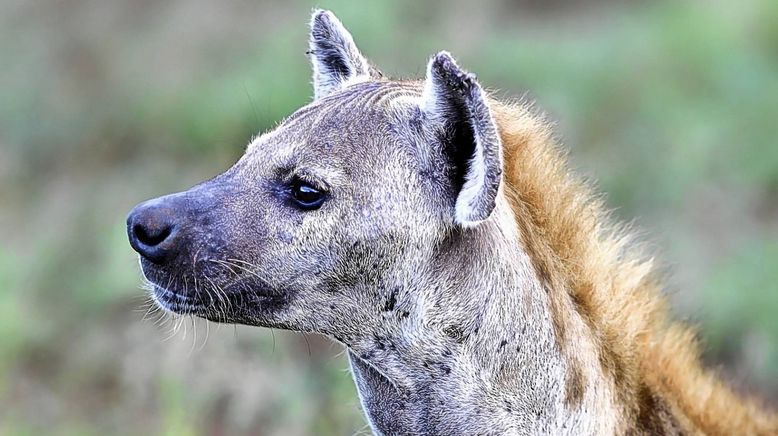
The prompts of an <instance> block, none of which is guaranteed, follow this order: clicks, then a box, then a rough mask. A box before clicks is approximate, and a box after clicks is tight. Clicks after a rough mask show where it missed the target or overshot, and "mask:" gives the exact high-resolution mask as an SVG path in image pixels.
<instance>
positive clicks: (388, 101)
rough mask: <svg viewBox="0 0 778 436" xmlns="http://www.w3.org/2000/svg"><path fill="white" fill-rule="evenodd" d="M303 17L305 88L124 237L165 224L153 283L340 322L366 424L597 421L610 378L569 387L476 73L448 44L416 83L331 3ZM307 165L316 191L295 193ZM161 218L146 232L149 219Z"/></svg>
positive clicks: (151, 268)
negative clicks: (375, 63)
mask: <svg viewBox="0 0 778 436" xmlns="http://www.w3.org/2000/svg"><path fill="white" fill-rule="evenodd" d="M311 22H312V33H311V41H310V47H311V58H312V64H313V68H314V79H313V80H314V88H315V96H316V98H315V100H314V101H313V102H312V103H311V104H309V105H307V106H305V107H303V108H301V109H300V110H298V111H297V112H295V113H294V114H292V115H291V116H290V117H288V118H287V119H286V120H284V121H283V122H282V123H281V124H280V125H279V126H278V128H276V129H275V130H273V131H271V132H268V133H266V134H263V135H261V136H259V137H258V138H256V139H255V140H254V141H253V142H252V143H251V144H250V145H249V147H248V149H247V150H246V153H245V155H244V156H243V157H242V158H241V159H240V160H239V161H238V162H237V163H236V164H235V165H234V166H233V167H232V168H230V169H229V170H227V171H226V172H225V173H224V174H222V175H220V176H218V177H216V178H214V179H212V180H209V181H206V182H204V183H202V184H200V185H198V186H195V187H194V188H192V189H190V190H188V191H186V192H183V193H179V194H173V195H170V196H166V197H161V198H159V199H156V200H152V201H151V202H147V203H144V204H143V205H141V206H138V208H139V209H137V210H136V211H134V212H133V213H132V214H131V216H130V219H129V221H128V227H129V228H130V232H131V239H132V238H133V237H135V238H136V239H137V238H140V239H138V240H135V241H133V244H134V245H133V246H134V247H136V246H140V245H142V244H146V245H152V244H154V243H157V245H155V248H154V250H156V251H154V250H152V249H150V248H142V249H139V250H141V251H142V253H146V254H144V257H142V259H141V262H142V267H143V272H144V274H145V275H146V277H147V278H148V279H149V280H150V281H151V282H153V283H154V284H155V289H154V298H155V299H156V301H157V302H158V303H159V304H160V305H161V306H162V307H163V308H165V309H167V310H171V311H174V312H179V313H190V314H194V315H197V316H201V317H203V318H207V319H209V320H213V321H218V322H230V323H243V324H249V325H256V326H265V327H275V328H286V329H293V330H298V331H306V332H316V333H321V334H325V335H329V336H330V337H332V338H334V339H335V340H337V341H339V342H341V343H342V344H343V345H344V346H346V347H347V349H348V352H349V359H350V362H351V367H352V370H353V373H354V378H355V381H356V384H357V387H358V390H359V394H360V398H361V400H362V404H363V407H364V408H365V411H366V415H367V417H368V419H369V421H370V423H371V425H372V428H373V431H374V432H375V433H376V434H385V435H390V434H391V435H398V434H538V433H543V434H563V433H575V434H592V433H598V432H600V431H607V430H608V429H609V426H610V423H608V422H594V420H593V419H592V417H593V416H594V415H595V412H596V410H597V409H598V408H600V407H601V406H602V405H603V404H605V403H607V402H608V401H609V400H608V392H607V391H601V392H599V393H597V392H594V390H591V389H590V390H587V392H589V393H587V394H584V399H583V400H582V402H581V404H580V405H579V406H577V407H574V408H571V406H568V405H567V404H566V403H565V400H564V391H565V389H564V384H565V380H566V378H565V377H566V371H567V369H568V368H567V362H566V361H565V359H564V358H563V357H562V355H561V353H560V351H559V347H558V345H557V338H555V335H554V329H553V325H552V320H551V318H550V315H549V313H550V312H549V307H548V304H549V303H548V301H547V296H546V293H545V291H544V289H543V285H542V284H541V282H540V280H539V279H538V277H536V275H535V273H534V270H533V268H532V266H531V264H530V261H529V257H528V256H527V254H526V253H525V252H524V251H523V250H522V249H521V246H522V242H521V237H520V235H519V234H518V232H517V230H516V225H515V221H514V219H513V216H512V213H511V211H510V208H509V206H508V204H507V201H506V199H505V198H504V196H503V194H502V191H501V170H502V151H501V144H500V140H499V136H498V135H497V128H496V125H495V123H494V120H493V119H492V116H491V114H490V112H489V106H488V102H487V100H486V97H485V95H484V92H483V90H482V89H481V87H480V85H479V84H478V83H477V81H476V79H475V77H474V76H473V75H471V74H469V73H466V72H464V71H462V70H461V69H460V68H459V67H458V66H457V65H456V63H455V62H454V61H453V59H452V58H451V56H450V55H448V54H447V53H445V52H442V53H439V54H438V55H436V56H434V57H433V58H432V59H431V61H430V63H429V66H428V76H427V78H426V81H425V82H424V83H416V82H395V81H389V80H386V79H383V78H381V77H380V73H378V72H377V70H375V69H373V68H372V67H370V66H369V64H368V63H367V61H366V60H365V58H364V57H363V56H362V55H361V54H360V53H359V51H358V50H357V48H356V46H355V45H354V42H353V38H352V37H351V35H350V34H348V32H347V31H346V30H345V28H343V26H342V25H341V24H340V22H339V21H337V19H336V18H335V17H334V15H332V14H331V13H329V12H326V11H316V12H315V13H314V15H313V18H312V21H311ZM301 182H302V183H306V184H308V185H310V186H312V187H313V188H315V189H317V190H318V191H320V192H321V193H323V198H324V201H323V203H322V204H321V205H320V206H319V207H318V208H315V209H312V210H305V209H304V208H301V207H300V205H299V204H297V203H296V202H295V198H294V194H293V192H292V191H293V189H294V186H295V184H299V183H301ZM142 220H146V222H143V221H142ZM160 220H161V221H160ZM149 221H151V224H148V222H149ZM162 221H164V222H165V223H167V224H165V225H166V226H168V227H166V232H167V233H169V236H167V239H164V240H163V241H162V242H157V239H159V238H157V239H154V238H152V237H151V236H149V234H151V233H150V232H151V230H144V228H143V225H147V226H149V228H151V229H152V230H154V229H156V228H157V227H159V225H161V224H159V222H162ZM170 223H173V224H170ZM168 224H169V225H168ZM138 226H141V227H138ZM155 226H157V227H155ZM139 229H140V230H139ZM171 229H172V230H171ZM138 232H140V233H138ZM144 232H145V233H144ZM146 233H148V234H146ZM157 233H159V232H157ZM138 235H140V236H138ZM144 235H145V236H144ZM164 235H165V234H164V233H163V234H162V236H164ZM162 236H160V237H162ZM138 241H140V242H138ZM144 241H146V242H144ZM166 244H167V245H166ZM160 247H161V248H160ZM136 249H138V248H136ZM143 250H145V251H143Z"/></svg>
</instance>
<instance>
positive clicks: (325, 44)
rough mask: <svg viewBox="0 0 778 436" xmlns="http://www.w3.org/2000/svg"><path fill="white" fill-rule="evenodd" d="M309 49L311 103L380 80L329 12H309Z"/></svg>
mask: <svg viewBox="0 0 778 436" xmlns="http://www.w3.org/2000/svg"><path fill="white" fill-rule="evenodd" d="M309 47H310V48H309V51H308V54H309V55H310V56H311V64H312V65H313V91H314V99H315V100H318V99H320V98H322V97H326V96H327V95H329V94H331V93H333V92H335V91H338V90H340V89H342V88H344V87H346V86H348V85H349V84H351V83H357V82H364V81H367V80H369V79H370V78H371V77H380V76H381V73H380V72H379V71H378V70H376V69H375V68H373V67H371V66H370V64H369V63H368V61H367V59H365V57H364V56H362V53H360V52H359V49H358V48H357V46H356V44H355V43H354V38H352V37H351V34H350V33H349V32H348V30H346V28H345V27H343V24H342V23H341V22H340V20H338V18H337V17H336V16H335V14H333V13H332V12H330V11H325V10H321V9H317V10H315V11H314V12H313V16H312V17H311V35H310V41H309Z"/></svg>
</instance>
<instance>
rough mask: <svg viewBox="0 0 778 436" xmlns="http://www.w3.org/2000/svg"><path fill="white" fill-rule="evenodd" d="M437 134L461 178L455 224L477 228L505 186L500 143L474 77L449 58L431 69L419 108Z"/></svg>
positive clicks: (439, 58)
mask: <svg viewBox="0 0 778 436" xmlns="http://www.w3.org/2000/svg"><path fill="white" fill-rule="evenodd" d="M421 109H422V112H423V113H424V114H425V116H426V119H427V122H428V123H431V124H432V125H433V127H434V128H435V129H434V130H435V131H437V132H443V138H444V148H445V150H444V151H445V152H446V153H447V155H448V156H449V158H450V159H449V161H450V162H452V165H454V166H455V167H456V168H454V171H453V174H460V175H462V176H461V177H457V179H458V180H455V181H454V182H455V186H456V187H457V189H458V190H459V191H458V194H457V199H456V204H455V207H454V221H455V222H456V223H458V224H460V225H462V226H464V227H473V226H476V225H478V224H479V223H480V222H482V221H484V220H485V219H487V218H488V217H489V216H490V215H491V213H492V210H494V207H495V204H496V199H497V192H498V191H499V188H500V183H501V181H502V162H503V159H502V142H501V140H500V135H499V134H498V132H497V125H496V123H495V122H494V118H492V114H491V112H490V110H489V106H488V104H487V100H486V95H485V93H484V91H483V89H481V86H480V85H479V84H478V82H477V81H476V78H475V75H473V74H470V73H467V72H465V71H463V70H462V69H461V68H459V66H458V65H457V64H456V62H455V61H454V59H453V58H452V57H451V55H450V54H448V53H447V52H440V53H438V54H437V55H435V56H433V58H432V59H431V60H430V61H429V64H428V65H427V78H426V81H425V84H424V93H423V96H422V103H421Z"/></svg>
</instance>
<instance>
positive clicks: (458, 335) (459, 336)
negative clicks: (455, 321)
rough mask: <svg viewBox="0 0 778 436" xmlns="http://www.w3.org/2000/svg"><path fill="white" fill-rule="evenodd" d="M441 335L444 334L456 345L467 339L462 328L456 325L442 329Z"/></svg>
mask: <svg viewBox="0 0 778 436" xmlns="http://www.w3.org/2000/svg"><path fill="white" fill-rule="evenodd" d="M443 333H445V334H446V336H448V337H449V338H451V339H453V340H454V342H456V343H458V344H461V343H463V342H465V340H466V339H467V336H466V335H465V332H464V331H463V330H462V327H461V326H458V325H450V326H448V327H446V328H444V329H443Z"/></svg>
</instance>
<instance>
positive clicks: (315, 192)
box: [292, 179, 326, 210]
mask: <svg viewBox="0 0 778 436" xmlns="http://www.w3.org/2000/svg"><path fill="white" fill-rule="evenodd" d="M325 196H326V193H325V192H324V191H322V190H321V189H319V188H317V187H315V186H313V185H312V184H310V183H308V182H306V181H304V180H299V179H297V180H294V181H293V182H292V199H293V200H294V202H295V204H297V206H299V207H300V208H302V209H305V210H314V209H318V208H319V206H321V205H322V203H324V198H325Z"/></svg>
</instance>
